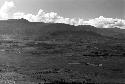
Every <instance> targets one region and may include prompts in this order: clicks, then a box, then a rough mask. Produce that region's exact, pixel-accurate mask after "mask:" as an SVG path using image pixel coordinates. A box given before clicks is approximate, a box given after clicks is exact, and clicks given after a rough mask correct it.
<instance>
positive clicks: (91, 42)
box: [0, 0, 125, 84]
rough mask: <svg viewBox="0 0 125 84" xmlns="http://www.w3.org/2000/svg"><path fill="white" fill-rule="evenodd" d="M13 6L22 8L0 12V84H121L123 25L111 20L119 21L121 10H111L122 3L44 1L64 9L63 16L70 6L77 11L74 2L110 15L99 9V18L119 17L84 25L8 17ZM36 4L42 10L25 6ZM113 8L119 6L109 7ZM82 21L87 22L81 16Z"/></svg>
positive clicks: (55, 18)
mask: <svg viewBox="0 0 125 84" xmlns="http://www.w3.org/2000/svg"><path fill="white" fill-rule="evenodd" d="M2 1H3V0H2ZM2 1H0V2H1V3H2ZM22 1H24V0H22ZM14 2H16V3H18V5H19V2H20V4H21V3H22V2H21V0H17V1H13V0H12V1H6V2H5V3H4V4H3V6H1V8H0V19H1V20H0V84H48V83H50V84H52V83H53V84H89V83H92V84H93V83H95V84H96V83H97V84H104V83H106V84H110V83H112V84H119V83H125V20H124V19H117V17H119V18H121V17H122V13H121V12H122V10H117V9H119V8H122V7H121V6H122V5H123V2H124V0H119V1H118V0H117V1H116V0H100V1H99V0H96V1H95V0H88V1H87V0H83V1H82V0H79V1H75V0H69V1H66V0H64V1H60V0H59V1H57V0H52V1H51V0H50V1H48V0H47V2H46V1H45V2H46V3H48V4H53V3H56V4H57V2H58V3H62V4H61V5H60V6H59V5H57V7H58V6H59V7H61V6H62V5H64V3H65V4H67V5H68V4H69V3H70V4H69V5H68V6H69V9H67V10H71V9H70V6H71V7H72V5H74V6H75V7H76V6H80V2H81V5H82V4H83V2H84V3H86V4H88V3H89V4H91V3H92V2H93V4H95V5H97V6H95V5H91V7H95V8H97V7H100V5H99V3H100V4H103V3H107V4H109V5H110V6H109V8H110V9H107V7H106V8H104V7H105V5H101V6H102V9H104V12H105V13H106V11H108V10H111V9H112V12H113V13H114V10H115V8H117V9H116V12H118V11H119V12H120V13H121V15H119V14H120V13H116V14H113V13H112V17H113V18H115V16H117V17H116V19H113V18H105V17H104V16H100V17H99V18H95V19H90V20H88V21H85V20H84V19H80V18H79V19H78V18H77V19H76V18H65V17H62V16H59V15H58V14H57V13H54V12H50V13H46V12H44V11H43V10H42V9H40V10H39V12H38V14H31V13H29V14H25V13H23V12H14V11H15V9H13V10H14V11H11V10H12V8H14V7H15V3H14ZM24 2H25V1H24ZM27 2H29V0H26V2H25V3H27ZM40 2H41V5H43V3H44V1H43V0H41V1H40V0H38V1H37V0H36V3H35V0H31V5H33V4H34V3H35V4H39V5H40ZM74 2H77V3H76V4H74ZM94 2H95V3H94ZM25 3H24V6H25ZM71 3H72V5H71ZM78 3H79V4H78ZM116 3H118V4H121V5H120V6H114V5H116ZM35 4H34V5H35ZM21 5H23V4H21ZM28 5H30V4H28ZM46 5H47V4H46ZM67 5H65V6H66V7H68V6H67ZM98 5H99V6H98ZM52 6H53V5H52ZM103 6H104V7H103ZM107 6H108V5H107ZM39 7H40V6H39ZM48 7H49V6H48ZM83 7H86V8H88V9H91V8H89V7H88V6H86V5H85V4H84V5H83V6H81V9H82V8H83ZM112 7H114V8H112ZM22 8H23V6H22ZM31 8H32V7H31V6H30V7H29V10H30V9H31ZM53 8H55V9H56V6H55V7H54V6H53ZM64 8H65V7H64ZM62 9H63V8H62ZM81 9H79V11H81ZM83 9H84V8H83ZM106 9H107V10H106ZM113 9H114V10H113ZM27 10H28V7H27ZM84 10H85V9H84ZM86 10H87V9H86ZM91 10H92V9H91ZM97 10H98V12H97V13H99V12H102V11H99V10H101V8H97ZM97 10H95V12H96V11H97ZM77 11H78V10H77ZM13 12H14V13H13ZM71 12H73V11H71ZM74 12H76V9H74ZM83 12H85V11H83ZM86 12H87V11H86ZM110 12H111V11H110ZM10 13H11V14H10ZM67 13H69V12H67ZM88 13H89V12H88ZM91 13H92V12H91ZM105 13H104V15H105ZM95 14H96V13H92V15H91V16H93V15H95ZM10 15H12V16H10ZM64 15H65V14H64ZM67 15H68V14H67ZM72 15H73V14H71V16H72ZM77 15H78V16H76V17H80V16H79V15H81V14H79V13H77ZM96 15H98V14H96ZM96 15H95V16H96ZM73 16H74V15H73ZM109 16H110V14H109ZM120 16H121V17H120ZM83 17H87V15H86V13H85V15H84V13H83Z"/></svg>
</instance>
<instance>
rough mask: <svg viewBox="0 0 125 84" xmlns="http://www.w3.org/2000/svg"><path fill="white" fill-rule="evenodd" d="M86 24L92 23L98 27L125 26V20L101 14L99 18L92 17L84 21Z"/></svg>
mask: <svg viewBox="0 0 125 84" xmlns="http://www.w3.org/2000/svg"><path fill="white" fill-rule="evenodd" d="M84 24H86V25H92V26H95V27H98V28H114V27H119V28H125V20H122V19H117V18H116V19H113V18H104V17H103V16H100V17H99V18H95V19H91V20H89V21H84Z"/></svg>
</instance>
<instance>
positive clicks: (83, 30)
mask: <svg viewBox="0 0 125 84" xmlns="http://www.w3.org/2000/svg"><path fill="white" fill-rule="evenodd" d="M0 35H11V36H13V37H18V38H19V37H20V38H22V37H26V36H29V37H33V38H36V37H37V38H43V37H44V36H48V37H49V38H50V37H51V38H52V37H53V38H57V37H58V38H60V37H63V38H69V39H70V38H83V37H84V38H87V39H91V38H95V39H96V38H99V39H104V38H107V39H109V38H116V39H125V30H124V29H120V28H95V27H93V26H90V25H83V26H73V25H68V24H59V23H41V22H28V21H27V20H25V19H20V20H17V19H15V20H14V19H11V20H1V21H0Z"/></svg>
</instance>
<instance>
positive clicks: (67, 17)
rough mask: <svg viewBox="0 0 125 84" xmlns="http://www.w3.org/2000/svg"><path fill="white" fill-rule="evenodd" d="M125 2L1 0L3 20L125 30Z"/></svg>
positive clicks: (116, 0) (118, 0)
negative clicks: (22, 20) (25, 20)
mask: <svg viewBox="0 0 125 84" xmlns="http://www.w3.org/2000/svg"><path fill="white" fill-rule="evenodd" d="M124 4H125V0H0V19H20V18H24V19H27V20H28V21H31V22H54V23H66V24H71V25H92V26H96V27H104V28H108V27H117V26H118V27H120V28H125V20H124V19H125V5H124Z"/></svg>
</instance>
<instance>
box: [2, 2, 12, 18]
mask: <svg viewBox="0 0 125 84" xmlns="http://www.w3.org/2000/svg"><path fill="white" fill-rule="evenodd" d="M13 7H14V2H12V1H10V2H8V1H5V3H4V4H3V6H2V7H1V8H0V19H8V16H9V15H8V12H9V10H10V9H11V8H13Z"/></svg>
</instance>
